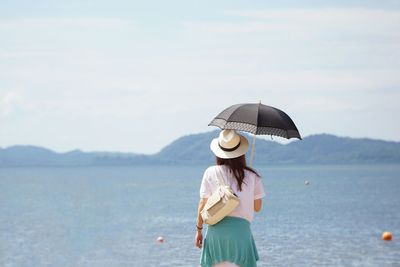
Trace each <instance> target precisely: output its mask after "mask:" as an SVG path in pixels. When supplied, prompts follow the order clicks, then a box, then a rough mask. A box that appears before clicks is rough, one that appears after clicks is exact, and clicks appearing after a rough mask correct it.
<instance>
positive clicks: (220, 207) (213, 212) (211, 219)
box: [201, 171, 239, 225]
mask: <svg viewBox="0 0 400 267" xmlns="http://www.w3.org/2000/svg"><path fill="white" fill-rule="evenodd" d="M216 172H217V183H218V188H217V190H215V191H214V192H213V194H212V195H211V196H210V197H209V198H208V200H207V203H206V205H205V206H204V208H203V210H202V211H201V217H202V218H203V221H204V222H205V223H206V224H209V225H214V224H216V223H218V222H219V221H220V220H222V219H223V218H224V217H225V216H227V215H228V214H229V213H231V212H232V211H233V210H234V209H235V208H236V207H237V205H239V198H238V197H237V196H236V194H235V193H234V192H233V191H232V188H231V187H230V186H229V185H226V184H225V183H224V179H223V176H222V173H221V172H220V173H218V171H216Z"/></svg>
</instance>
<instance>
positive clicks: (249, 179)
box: [200, 165, 265, 222]
mask: <svg viewBox="0 0 400 267" xmlns="http://www.w3.org/2000/svg"><path fill="white" fill-rule="evenodd" d="M218 169H219V171H218ZM217 173H222V175H223V177H222V178H223V179H224V182H225V183H226V184H227V185H230V186H231V188H232V190H233V191H234V192H235V193H236V195H237V196H238V197H239V199H240V203H239V205H238V206H237V207H236V208H235V209H234V210H233V211H232V212H231V213H230V214H229V215H228V216H234V217H241V218H244V219H247V220H248V221H250V222H251V221H252V220H253V217H254V200H256V199H260V198H263V197H264V196H265V192H264V188H263V184H262V181H261V178H260V177H258V176H257V175H256V174H254V173H253V172H251V171H248V170H245V171H244V174H245V178H244V180H243V183H242V191H239V190H238V187H237V181H236V178H235V176H234V175H233V174H231V173H230V170H229V167H227V166H224V165H216V166H211V167H209V168H207V169H206V170H205V172H204V175H203V180H202V181H201V186H200V198H209V197H210V196H211V195H212V193H213V192H214V191H215V190H216V189H217V188H218V183H217Z"/></svg>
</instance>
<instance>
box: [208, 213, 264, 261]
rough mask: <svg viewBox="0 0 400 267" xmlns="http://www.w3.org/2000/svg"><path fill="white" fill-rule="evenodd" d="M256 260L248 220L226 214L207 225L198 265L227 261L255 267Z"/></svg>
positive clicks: (256, 255)
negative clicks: (221, 218) (216, 221)
mask: <svg viewBox="0 0 400 267" xmlns="http://www.w3.org/2000/svg"><path fill="white" fill-rule="evenodd" d="M257 260H258V253H257V248H256V244H255V243H254V239H253V235H252V233H251V229H250V222H249V221H248V220H246V219H243V218H239V217H232V216H227V217H225V218H224V219H223V220H222V221H220V222H219V223H217V224H215V225H209V226H208V230H207V234H206V237H205V239H204V242H203V250H202V252H201V259H200V265H201V266H202V267H211V266H213V265H214V264H217V263H220V262H223V261H229V262H232V263H235V264H237V265H239V266H240V267H255V266H257V263H256V261H257Z"/></svg>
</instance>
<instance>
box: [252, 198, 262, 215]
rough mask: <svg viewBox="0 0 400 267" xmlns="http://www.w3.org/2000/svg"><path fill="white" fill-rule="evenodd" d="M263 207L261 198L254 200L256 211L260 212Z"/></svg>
mask: <svg viewBox="0 0 400 267" xmlns="http://www.w3.org/2000/svg"><path fill="white" fill-rule="evenodd" d="M261 207H262V199H261V198H259V199H256V200H254V211H255V212H259V211H260V210H261Z"/></svg>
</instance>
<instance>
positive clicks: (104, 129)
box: [0, 0, 400, 153]
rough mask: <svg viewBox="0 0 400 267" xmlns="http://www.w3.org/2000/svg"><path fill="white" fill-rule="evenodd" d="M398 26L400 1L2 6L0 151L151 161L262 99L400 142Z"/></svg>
mask: <svg viewBox="0 0 400 267" xmlns="http://www.w3.org/2000/svg"><path fill="white" fill-rule="evenodd" d="M399 29H400V1H366V0H363V1H347V0H346V1H326V0H324V1H301V0H295V1H265V0H262V1H232V0H230V1H221V0H220V1H215V0H213V1H207V0H202V1H190V0H182V1H174V0H169V1H161V0H160V1H132V0H126V1H120V0H113V1H101V0H100V1H99V0H96V1H85V0H68V1H50V0H49V1H43V0H37V1H31V0H26V1H18V0H14V1H11V0H10V1H7V0H6V1H4V0H3V1H1V2H0V146H2V147H5V146H10V145H14V144H33V145H40V146H45V147H48V148H51V149H54V150H56V151H67V150H71V149H75V148H80V149H83V150H86V151H92V150H111V151H131V152H143V153H154V152H157V151H158V150H160V149H161V148H162V147H163V146H165V145H167V144H168V143H169V142H171V141H173V140H174V139H176V138H178V137H180V136H182V135H186V134H191V133H198V132H205V131H209V130H212V129H215V128H214V127H208V126H207V124H208V123H209V122H210V120H211V119H212V118H213V117H214V116H215V115H217V114H218V113H219V112H220V111H222V110H223V109H224V108H226V107H228V106H230V105H232V104H237V103H244V102H258V101H259V100H261V101H262V103H264V104H267V105H271V106H274V107H278V108H280V109H282V110H284V111H285V112H286V113H288V114H289V115H290V116H291V117H292V119H293V120H294V121H295V123H296V125H297V126H298V128H299V130H300V132H301V134H302V135H303V136H307V135H310V134H316V133H332V134H337V135H340V136H351V137H371V138H380V139H387V140H396V141H399V140H400V123H399V119H398V118H397V117H398V116H399V113H400V105H399V101H400V90H399V89H400V88H399V87H400V30H399ZM276 139H277V138H276Z"/></svg>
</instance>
